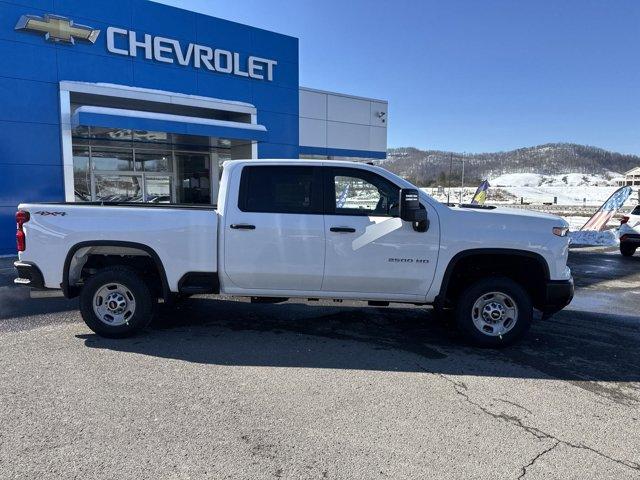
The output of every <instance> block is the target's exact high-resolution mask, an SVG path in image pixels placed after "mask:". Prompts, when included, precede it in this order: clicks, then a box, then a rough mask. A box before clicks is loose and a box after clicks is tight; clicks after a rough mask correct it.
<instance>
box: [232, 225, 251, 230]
mask: <svg viewBox="0 0 640 480" xmlns="http://www.w3.org/2000/svg"><path fill="white" fill-rule="evenodd" d="M231 228H233V229H234V230H255V229H256V226H255V225H249V224H248V223H234V224H232V225H231Z"/></svg>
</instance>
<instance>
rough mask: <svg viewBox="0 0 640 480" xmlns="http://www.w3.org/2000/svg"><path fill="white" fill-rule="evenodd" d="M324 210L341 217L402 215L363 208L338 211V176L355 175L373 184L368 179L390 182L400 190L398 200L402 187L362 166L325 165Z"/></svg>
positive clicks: (394, 216) (392, 216) (327, 213)
mask: <svg viewBox="0 0 640 480" xmlns="http://www.w3.org/2000/svg"><path fill="white" fill-rule="evenodd" d="M323 170H324V192H325V193H324V199H325V200H324V211H325V215H334V216H341V217H385V218H398V217H399V216H400V215H399V214H398V215H392V214H389V213H384V214H383V213H376V212H374V211H373V210H362V213H360V212H336V185H335V178H336V177H349V176H352V177H355V178H360V179H362V180H364V181H366V182H368V183H371V184H372V185H373V186H375V184H374V183H373V182H371V181H370V180H368V179H367V177H369V178H375V179H380V180H382V181H383V182H385V183H387V184H389V185H390V186H392V187H393V188H395V189H397V190H398V201H399V200H400V190H401V187H400V186H398V185H396V184H395V183H394V182H392V181H391V180H389V179H387V178H385V177H383V176H382V175H380V174H378V173H376V172H372V171H370V170H364V169H360V168H351V167H324V169H323Z"/></svg>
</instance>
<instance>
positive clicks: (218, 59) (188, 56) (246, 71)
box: [107, 27, 278, 82]
mask: <svg viewBox="0 0 640 480" xmlns="http://www.w3.org/2000/svg"><path fill="white" fill-rule="evenodd" d="M116 43H117V45H116ZM107 50H109V52H111V53H113V54H116V55H124V56H128V57H137V56H138V54H139V53H140V54H142V55H144V58H146V59H147V60H155V61H157V62H161V63H177V64H178V65H182V66H189V65H191V66H193V67H195V68H205V69H207V70H210V71H212V72H219V73H228V74H232V75H237V76H239V77H248V78H253V79H256V80H265V79H266V80H268V81H269V82H271V81H273V70H274V67H275V66H276V65H277V64H278V62H276V61H275V60H270V59H268V58H260V57H254V56H250V57H248V58H247V59H246V60H241V56H240V54H239V53H236V52H230V51H228V50H222V49H219V48H216V49H214V48H211V47H208V46H205V45H198V44H195V43H189V44H188V45H183V44H182V43H181V42H180V41H179V40H174V39H171V38H165V37H153V36H151V35H149V34H148V33H145V34H144V35H141V36H139V35H138V34H137V33H136V32H134V31H133V30H125V29H123V28H116V27H109V28H107Z"/></svg>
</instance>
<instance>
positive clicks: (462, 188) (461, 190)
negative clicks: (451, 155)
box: [460, 152, 466, 205]
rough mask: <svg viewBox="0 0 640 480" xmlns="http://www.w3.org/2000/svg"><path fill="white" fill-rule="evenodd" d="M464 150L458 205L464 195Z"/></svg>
mask: <svg viewBox="0 0 640 480" xmlns="http://www.w3.org/2000/svg"><path fill="white" fill-rule="evenodd" d="M465 155H466V152H465V153H463V154H462V187H461V188H460V205H462V196H463V195H464V157H465Z"/></svg>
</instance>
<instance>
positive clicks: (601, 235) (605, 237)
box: [569, 230, 618, 247]
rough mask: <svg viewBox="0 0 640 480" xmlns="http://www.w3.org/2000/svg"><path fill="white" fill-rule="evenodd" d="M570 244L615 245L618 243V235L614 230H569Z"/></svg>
mask: <svg viewBox="0 0 640 480" xmlns="http://www.w3.org/2000/svg"><path fill="white" fill-rule="evenodd" d="M569 241H570V245H575V246H602V247H615V246H616V245H618V236H617V235H616V232H615V231H614V230H605V231H604V232H594V231H577V232H569Z"/></svg>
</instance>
